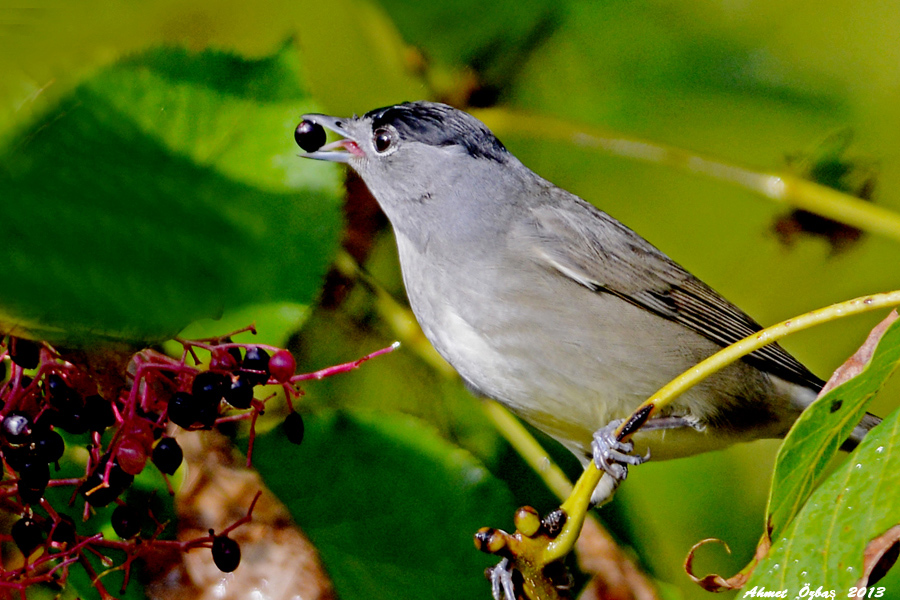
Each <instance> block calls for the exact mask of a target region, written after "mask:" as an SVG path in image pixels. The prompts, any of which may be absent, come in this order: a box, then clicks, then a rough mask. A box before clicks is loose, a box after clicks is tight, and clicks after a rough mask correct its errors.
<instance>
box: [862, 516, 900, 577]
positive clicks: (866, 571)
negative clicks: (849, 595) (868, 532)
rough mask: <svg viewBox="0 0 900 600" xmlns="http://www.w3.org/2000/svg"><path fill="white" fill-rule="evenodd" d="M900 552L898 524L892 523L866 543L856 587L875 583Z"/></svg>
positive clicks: (899, 526)
mask: <svg viewBox="0 0 900 600" xmlns="http://www.w3.org/2000/svg"><path fill="white" fill-rule="evenodd" d="M898 554H900V525H894V526H893V527H891V528H890V529H888V530H887V531H885V532H884V533H883V534H881V535H880V536H878V537H877V538H875V539H874V540H872V541H871V542H869V543H868V544H866V550H865V552H864V553H863V557H864V560H863V576H862V577H861V578H860V580H859V581H858V582H857V583H856V587H861V588H864V587H866V586H870V585H875V584H876V583H878V581H879V580H880V579H881V578H882V577H884V576H885V575H887V572H888V571H889V570H890V568H891V567H892V566H894V563H895V562H897V557H898Z"/></svg>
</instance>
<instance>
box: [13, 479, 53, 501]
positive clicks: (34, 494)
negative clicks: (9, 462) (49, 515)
mask: <svg viewBox="0 0 900 600" xmlns="http://www.w3.org/2000/svg"><path fill="white" fill-rule="evenodd" d="M46 489H47V487H46V486H32V485H29V484H28V483H27V482H26V481H24V480H22V479H20V480H19V481H18V483H16V491H17V492H19V498H21V499H22V503H23V504H37V503H39V502H40V501H41V498H43V497H44V491H45V490H46Z"/></svg>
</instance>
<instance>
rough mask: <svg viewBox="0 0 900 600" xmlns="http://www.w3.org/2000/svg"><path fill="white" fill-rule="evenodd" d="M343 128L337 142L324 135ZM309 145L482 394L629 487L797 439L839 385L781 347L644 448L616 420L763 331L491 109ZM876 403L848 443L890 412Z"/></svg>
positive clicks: (393, 121) (411, 119)
mask: <svg viewBox="0 0 900 600" xmlns="http://www.w3.org/2000/svg"><path fill="white" fill-rule="evenodd" d="M326 129H327V130H330V131H332V132H333V133H335V134H337V135H338V136H340V139H338V140H336V141H333V142H331V143H327V144H326V143H325V141H326V133H325V130H326ZM295 139H296V141H297V143H298V145H299V146H300V147H301V148H302V149H303V150H304V154H301V155H300V156H302V157H304V158H310V159H318V160H325V161H332V162H339V163H345V164H347V165H349V167H350V168H352V169H353V170H354V171H356V173H357V174H358V175H359V176H360V178H361V179H362V180H363V182H365V184H366V186H367V187H368V189H369V190H370V191H371V193H372V195H373V196H374V197H375V199H376V200H377V202H378V204H379V205H380V207H381V209H382V210H383V211H384V213H385V215H386V216H387V218H388V220H389V221H390V223H391V226H392V228H393V231H394V235H395V238H396V243H397V249H398V254H399V259H400V266H401V271H402V275H403V282H404V286H405V288H406V293H407V296H408V299H409V303H410V307H411V308H412V311H413V313H414V315H415V317H416V319H417V320H418V322H419V324H420V326H421V328H422V330H423V332H424V334H425V336H426V337H427V338H428V340H429V341H430V342H431V344H432V345H433V346H434V348H435V349H436V350H437V351H438V353H440V354H441V356H443V357H444V358H445V359H446V360H447V362H449V363H450V365H452V366H453V368H454V369H455V370H456V371H457V372H458V373H459V375H460V376H461V378H462V380H463V381H464V382H465V384H466V385H467V386H468V388H469V389H470V390H472V391H473V393H475V394H477V395H479V396H482V397H486V398H491V399H493V400H496V401H497V402H499V403H501V404H503V405H504V406H506V407H507V408H509V409H510V410H511V411H512V412H513V413H515V414H516V415H518V416H519V417H521V418H522V419H524V420H525V421H526V422H528V423H530V424H531V425H533V426H534V427H536V428H537V429H539V430H541V431H543V432H545V433H546V434H548V435H549V436H551V437H552V438H554V439H556V440H557V441H559V442H560V443H561V444H562V445H563V446H565V447H566V448H568V449H569V450H570V451H572V452H573V453H574V454H575V455H576V456H577V457H578V458H579V459H580V460H581V461H582V463H584V464H587V463H588V462H589V461H591V460H593V461H595V462H596V463H597V466H598V467H600V468H602V469H603V470H604V471H605V472H606V473H607V474H609V475H610V476H611V477H612V478H613V479H614V480H615V481H616V482H619V481H621V480H623V479H624V478H625V477H626V476H627V471H628V467H629V466H633V465H637V464H640V463H642V462H644V461H645V460H646V459H647V458H648V456H653V458H654V460H662V459H671V458H679V457H684V456H690V455H693V454H697V453H700V452H707V451H713V450H718V449H722V448H725V447H727V446H730V445H732V444H734V443H736V442H746V441H752V440H756V439H761V438H782V437H784V436H785V434H786V433H787V432H788V430H789V429H790V427H791V426H792V424H793V423H794V421H796V419H797V418H798V417H799V415H800V414H801V412H802V411H803V410H804V409H805V408H806V407H807V406H809V405H810V404H811V403H812V402H813V401H814V400H815V398H816V397H817V394H818V392H819V390H820V389H821V388H822V386H823V384H824V382H823V381H822V380H821V379H820V378H819V377H817V376H816V375H814V374H813V373H812V372H811V371H810V370H809V369H807V368H806V367H805V366H803V365H802V364H801V363H800V362H799V361H798V360H797V359H795V358H794V357H793V356H791V355H790V354H789V353H787V352H786V351H785V350H784V349H783V348H782V347H780V346H779V345H777V344H771V345H768V346H765V347H763V348H761V349H759V350H756V351H755V352H753V353H751V354H749V355H747V356H745V357H744V358H743V359H742V360H740V361H737V362H735V363H733V364H731V365H729V366H728V367H726V368H725V369H723V370H721V371H720V372H718V373H716V374H714V375H712V376H710V377H709V378H707V379H706V380H704V381H703V382H701V383H700V384H698V385H696V386H694V387H693V388H691V389H690V390H688V391H687V392H685V393H684V394H683V395H681V396H680V397H679V398H677V399H676V400H675V402H673V403H672V404H670V405H669V406H667V407H666V408H664V409H663V410H662V411H661V412H660V413H659V414H658V415H657V416H654V417H653V418H651V419H649V420H648V421H647V423H646V424H645V425H644V426H643V427H642V428H641V429H640V430H638V431H637V433H636V434H635V435H634V436H633V438H632V440H631V441H629V442H621V441H619V440H617V439H616V438H615V436H614V430H615V426H616V425H618V424H619V423H621V422H622V420H623V419H625V418H627V417H628V416H629V415H630V414H631V413H632V411H634V410H635V409H636V408H637V407H638V406H639V405H640V404H641V403H642V402H643V401H644V400H646V399H647V398H648V397H649V396H651V395H652V394H653V393H654V392H656V391H657V390H658V389H659V388H661V387H662V386H663V385H664V384H666V383H667V382H668V381H670V380H671V379H673V378H675V377H676V376H677V375H679V374H681V373H682V372H684V371H686V370H688V369H689V368H691V367H692V366H694V365H696V364H697V363H698V362H700V361H702V360H703V359H705V358H707V357H708V356H710V355H712V354H714V353H715V352H716V351H718V350H720V349H722V348H723V347H725V346H727V345H729V344H731V343H734V342H736V341H738V340H741V339H743V338H744V337H746V336H748V335H751V334H753V333H755V332H757V331H759V330H761V329H762V327H761V326H760V325H759V324H758V323H757V322H756V321H754V320H753V319H752V318H751V317H749V316H748V315H747V314H746V313H745V312H744V311H742V310H741V309H740V308H738V307H737V306H735V305H734V304H732V303H731V302H729V301H728V300H726V299H725V298H724V297H723V296H721V295H720V294H719V293H717V292H716V291H714V290H713V289H712V288H711V287H710V286H708V285H706V284H705V283H703V282H702V281H700V280H699V279H698V278H697V277H695V276H694V275H692V274H691V273H690V272H689V271H687V270H686V269H685V268H683V267H682V266H680V265H679V264H677V263H676V262H675V261H673V260H672V259H671V258H669V257H668V256H667V255H665V254H664V253H663V252H661V251H660V250H659V249H657V248H656V247H654V246H653V245H652V244H651V243H650V242H648V241H647V240H645V239H644V238H643V237H641V236H640V235H639V234H637V233H635V232H634V231H633V230H631V229H629V228H628V227H626V226H625V225H623V224H622V223H621V222H619V221H618V220H616V219H615V218H613V217H612V216H610V215H609V214H607V213H606V212H603V211H602V210H600V209H598V208H596V207H595V206H594V205H592V204H590V203H589V202H587V201H585V200H583V199H581V198H580V197H578V196H576V195H574V194H572V193H570V192H568V191H565V190H563V189H561V188H560V187H557V186H556V185H554V184H553V183H551V182H549V181H547V180H546V179H544V178H542V177H541V176H539V175H538V174H536V173H535V172H533V171H532V170H531V169H529V168H528V167H527V166H525V165H524V164H523V163H522V162H521V161H519V160H518V159H517V158H516V157H515V156H513V155H512V154H511V153H510V152H509V151H508V150H507V148H506V147H505V146H504V145H503V143H502V142H500V140H498V139H497V137H496V136H495V135H494V134H493V133H492V132H491V131H490V130H489V129H488V127H487V126H485V125H484V124H483V123H482V122H481V121H479V120H478V119H476V118H475V117H473V116H472V115H470V114H468V113H466V112H464V111H462V110H459V109H456V108H453V107H451V106H448V105H445V104H440V103H435V102H427V101H418V102H407V103H402V104H396V105H392V106H387V107H384V108H379V109H376V110H372V111H370V112H368V113H366V114H364V115H363V116H361V117H358V116H353V117H349V118H341V117H334V116H328V115H323V114H307V115H303V117H302V121H301V123H300V124H299V125H298V126H297V129H296V130H295ZM878 421H879V420H878V418H877V417H874V416H873V415H866V417H865V419H864V420H863V421H862V422H861V423H860V425H859V426H858V427H857V428H856V429H855V430H854V432H853V434H852V435H851V438H850V439H849V440H847V442H846V443H845V446H846V447H851V446H853V445H854V444H855V443H858V442H859V441H860V439H861V438H862V436H864V435H865V432H866V431H867V430H868V429H870V428H871V427H873V426H874V425H875V424H877V423H878Z"/></svg>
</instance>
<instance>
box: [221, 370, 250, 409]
mask: <svg viewBox="0 0 900 600" xmlns="http://www.w3.org/2000/svg"><path fill="white" fill-rule="evenodd" d="M225 401H226V402H228V404H230V405H232V406H233V407H235V408H250V404H251V402H252V401H253V384H252V383H250V381H249V380H248V379H247V376H246V375H239V376H238V377H237V378H236V379H234V380H232V382H231V386H230V388H229V389H228V391H227V392H225Z"/></svg>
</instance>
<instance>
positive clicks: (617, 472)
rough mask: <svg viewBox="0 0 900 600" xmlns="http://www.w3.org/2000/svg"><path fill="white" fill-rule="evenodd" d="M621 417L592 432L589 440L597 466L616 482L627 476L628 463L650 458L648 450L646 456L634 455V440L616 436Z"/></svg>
mask: <svg viewBox="0 0 900 600" xmlns="http://www.w3.org/2000/svg"><path fill="white" fill-rule="evenodd" d="M622 422H623V421H622V419H618V420H615V421H611V422H610V423H609V424H608V425H606V426H605V427H601V428H600V429H598V430H597V431H595V432H594V436H593V438H594V439H593V440H592V441H591V453H592V456H593V459H594V463H595V464H596V465H597V468H598V469H600V470H601V471H603V472H604V473H606V474H607V475H609V476H610V477H612V478H613V479H614V480H615V482H616V484H619V483H621V482H623V481H625V478H626V477H628V465H639V464H642V463H645V462H647V461H648V460H649V459H650V451H649V450H648V451H647V455H646V456H634V455H632V454H631V452H633V451H634V442H630V441H628V442H621V441H619V440H618V438H617V437H616V430H617V429H618V428H619V426H620V425H621V424H622Z"/></svg>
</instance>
